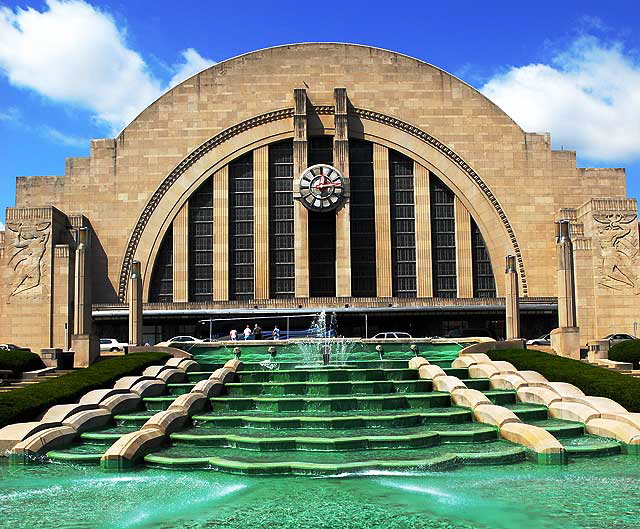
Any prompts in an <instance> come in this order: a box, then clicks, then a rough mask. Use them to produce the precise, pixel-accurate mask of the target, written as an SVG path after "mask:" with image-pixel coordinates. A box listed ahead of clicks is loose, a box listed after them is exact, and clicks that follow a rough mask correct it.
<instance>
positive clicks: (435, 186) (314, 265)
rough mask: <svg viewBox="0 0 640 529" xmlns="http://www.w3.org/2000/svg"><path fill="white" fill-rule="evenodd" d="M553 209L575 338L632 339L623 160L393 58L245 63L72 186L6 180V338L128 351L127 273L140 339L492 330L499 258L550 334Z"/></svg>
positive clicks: (319, 50)
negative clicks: (594, 162) (511, 268)
mask: <svg viewBox="0 0 640 529" xmlns="http://www.w3.org/2000/svg"><path fill="white" fill-rule="evenodd" d="M576 126H580V124H576ZM312 166H316V167H315V168H312V170H311V171H309V170H308V169H309V168H310V167H312ZM561 219H568V220H570V221H571V233H572V238H573V245H574V250H575V256H574V257H575V279H576V303H577V319H578V324H579V326H580V329H581V341H582V343H586V341H588V340H591V339H593V338H597V337H601V336H603V335H605V334H607V333H609V332H613V331H616V332H630V331H632V330H633V322H634V318H635V311H636V310H637V308H640V297H639V294H640V280H639V277H638V275H639V273H640V267H639V265H640V263H639V262H638V219H637V204H636V201H635V200H633V199H629V198H627V196H626V189H625V171H624V170H623V169H592V168H577V167H576V156H575V152H573V151H558V150H553V149H552V148H551V143H550V138H549V135H548V134H538V133H529V132H525V131H523V130H522V129H521V128H520V127H519V126H518V125H517V124H516V123H514V121H513V120H512V119H510V118H509V116H507V115H506V114H505V113H504V112H503V111H502V110H500V108H498V107H497V106H496V105H494V104H493V103H492V102H491V101H489V100H488V99H487V98H485V97H484V96H483V95H482V94H480V93H479V92H478V91H477V90H475V89H473V88H472V87H470V86H469V85H467V84H465V83H464V82H462V81H460V80H459V79H456V78H455V77H453V76H452V75H450V74H448V73H446V72H444V71H442V70H440V69H439V68H437V67H434V66H431V65H429V64H426V63H424V62H421V61H419V60H416V59H413V58H410V57H407V56H404V55H401V54H399V53H394V52H390V51H385V50H380V49H376V48H371V47H366V46H356V45H350V44H324V43H317V44H298V45H291V46H279V47H275V48H270V49H266V50H261V51H256V52H253V53H249V54H246V55H242V56H240V57H236V58H234V59H230V60H227V61H224V62H221V63H219V64H216V65H214V66H212V67H210V68H208V69H207V70H205V71H203V72H201V73H200V74H198V75H196V76H194V77H192V78H190V79H188V80H186V81H184V82H183V83H182V84H180V85H179V86H177V87H175V88H173V89H171V90H170V91H168V92H167V93H166V94H164V95H163V96H162V97H160V98H159V99H158V100H157V101H156V102H154V103H153V104H152V105H150V106H149V107H148V108H147V109H145V110H144V111H143V112H142V113H141V114H140V115H139V116H138V117H137V118H136V119H134V120H133V121H132V122H131V123H130V124H129V125H128V126H127V127H126V128H125V129H124V130H123V131H122V132H121V133H120V134H119V135H118V136H117V137H116V138H115V139H101V140H93V141H92V142H91V155H90V157H88V158H71V159H68V160H67V163H66V170H65V174H64V175H62V176H30V177H19V178H18V179H17V191H16V207H15V208H8V209H7V213H6V231H5V233H4V234H2V238H1V239H0V241H1V242H0V244H1V245H2V246H1V248H2V249H1V256H2V257H1V263H0V264H1V269H2V275H3V281H2V284H1V285H0V295H1V297H2V302H1V303H0V307H1V309H0V324H1V327H0V342H1V341H5V340H6V341H12V342H16V343H21V344H26V345H30V346H32V347H34V348H41V347H42V348H45V347H65V346H69V345H70V344H71V343H72V341H73V342H74V343H75V344H76V345H74V348H76V347H78V348H81V347H83V346H82V345H81V343H83V342H82V340H85V341H86V340H90V338H89V337H90V336H91V335H102V336H114V337H118V338H120V339H126V338H127V303H128V300H129V296H130V295H131V288H130V283H131V272H132V269H133V268H134V263H135V262H136V261H139V263H140V265H139V266H140V275H141V296H142V300H143V302H144V329H143V341H149V342H154V341H157V340H160V339H163V338H164V339H166V338H168V337H170V336H172V335H175V334H181V333H187V334H193V333H198V334H200V335H206V334H207V329H206V326H200V327H199V324H198V321H199V320H202V319H206V318H210V317H212V316H213V317H220V318H222V317H231V316H233V317H240V316H246V317H251V318H254V319H255V318H259V317H264V318H266V317H267V316H273V318H272V319H271V320H266V321H265V323H264V324H263V327H264V328H265V329H266V328H267V327H268V326H269V325H272V324H273V322H274V321H279V322H280V324H281V326H283V322H284V320H283V318H284V317H285V316H286V315H289V316H295V315H297V314H299V313H300V312H306V313H308V312H310V311H315V310H317V309H319V308H326V309H329V310H332V311H335V312H336V313H337V317H338V320H339V322H340V325H341V332H343V333H344V334H349V335H361V336H363V335H364V334H365V333H367V334H368V335H371V334H372V333H374V332H377V331H379V330H408V331H410V332H412V333H414V335H417V336H425V335H435V334H443V333H446V332H447V331H450V330H455V329H458V328H464V327H473V328H478V327H480V328H489V329H491V330H492V331H493V332H494V333H496V334H497V335H504V332H505V331H504V325H505V316H504V304H505V301H504V295H505V274H504V270H505V268H504V267H505V264H504V263H505V257H506V256H507V255H513V256H515V262H516V268H517V273H518V286H519V295H520V298H521V309H522V320H523V327H522V333H523V334H524V335H525V336H526V337H531V336H533V335H537V334H541V333H544V332H548V331H549V330H550V329H551V328H553V327H555V326H556V325H557V302H558V284H557V279H558V273H559V272H558V266H557V257H556V223H557V221H558V220H561ZM136 266H137V265H136ZM365 315H366V317H365ZM256 321H264V320H256ZM296 321H297V320H296ZM225 329H226V330H228V324H227V323H223V324H221V327H220V328H219V329H217V330H218V331H221V332H223V331H225ZM86 343H88V342H86Z"/></svg>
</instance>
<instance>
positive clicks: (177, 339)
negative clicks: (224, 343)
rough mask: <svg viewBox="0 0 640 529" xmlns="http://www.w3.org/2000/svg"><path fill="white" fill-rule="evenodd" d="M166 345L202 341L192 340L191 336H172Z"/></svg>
mask: <svg viewBox="0 0 640 529" xmlns="http://www.w3.org/2000/svg"><path fill="white" fill-rule="evenodd" d="M167 342H168V343H176V342H178V343H182V342H204V340H200V338H194V337H193V336H174V337H173V338H170V339H169V340H167Z"/></svg>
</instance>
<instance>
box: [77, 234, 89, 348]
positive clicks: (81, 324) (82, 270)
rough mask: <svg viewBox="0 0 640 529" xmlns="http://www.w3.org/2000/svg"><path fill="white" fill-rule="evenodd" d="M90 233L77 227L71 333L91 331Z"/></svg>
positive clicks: (78, 333) (79, 333) (80, 333)
mask: <svg viewBox="0 0 640 529" xmlns="http://www.w3.org/2000/svg"><path fill="white" fill-rule="evenodd" d="M90 241H91V234H90V232H89V228H78V230H77V239H76V259H75V261H76V262H75V289H74V290H75V303H74V314H73V322H74V324H73V334H75V335H82V334H90V333H91V292H90V290H91V281H90V271H89V270H88V268H89V263H88V260H89V255H90Z"/></svg>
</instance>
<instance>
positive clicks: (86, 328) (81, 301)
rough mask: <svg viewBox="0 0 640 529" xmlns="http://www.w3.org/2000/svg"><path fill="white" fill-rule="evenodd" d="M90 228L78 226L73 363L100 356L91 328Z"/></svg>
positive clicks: (83, 363) (87, 363) (85, 364)
mask: <svg viewBox="0 0 640 529" xmlns="http://www.w3.org/2000/svg"><path fill="white" fill-rule="evenodd" d="M90 255H91V230H90V229H89V228H88V227H86V226H81V227H79V228H77V230H76V256H75V277H74V287H75V288H74V311H73V335H72V336H71V348H72V350H73V352H74V355H73V367H75V368H80V367H88V366H90V365H91V364H93V362H95V361H96V360H97V358H98V357H99V356H100V344H99V342H98V338H97V336H95V335H94V334H93V332H92V317H91V303H92V300H91V261H90Z"/></svg>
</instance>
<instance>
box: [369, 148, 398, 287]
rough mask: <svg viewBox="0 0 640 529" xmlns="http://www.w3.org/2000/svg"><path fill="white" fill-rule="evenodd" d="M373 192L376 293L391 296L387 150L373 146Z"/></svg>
mask: <svg viewBox="0 0 640 529" xmlns="http://www.w3.org/2000/svg"><path fill="white" fill-rule="evenodd" d="M373 192H374V200H375V205H376V277H377V285H376V292H377V295H378V297H383V298H386V297H391V296H392V295H393V282H392V279H391V205H390V201H389V200H390V199H389V149H388V148H387V147H384V146H382V145H378V144H377V143H376V144H374V145H373Z"/></svg>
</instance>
